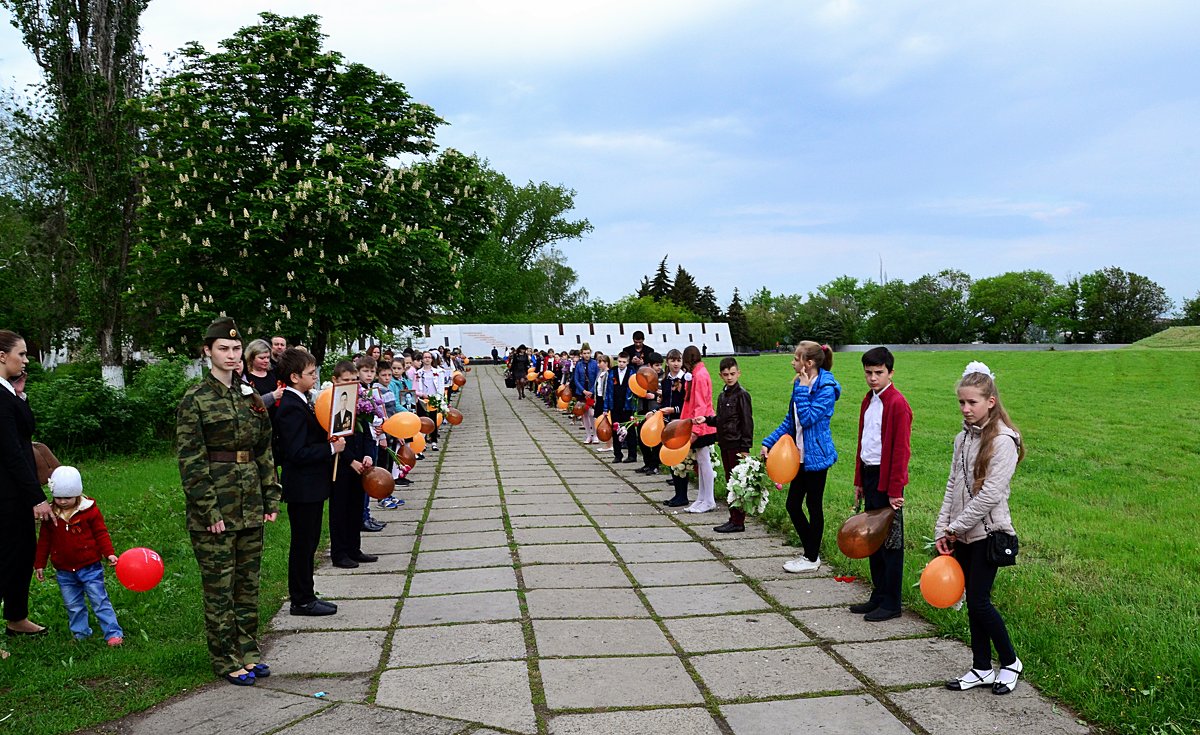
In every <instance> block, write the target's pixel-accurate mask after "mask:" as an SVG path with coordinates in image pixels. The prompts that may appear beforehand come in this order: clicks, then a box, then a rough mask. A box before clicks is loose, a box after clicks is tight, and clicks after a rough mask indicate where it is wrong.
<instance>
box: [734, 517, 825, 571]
mask: <svg viewBox="0 0 1200 735" xmlns="http://www.w3.org/2000/svg"><path fill="white" fill-rule="evenodd" d="M713 525H716V524H715V523H714V524H713ZM712 545H713V548H715V549H716V550H717V551H720V552H721V553H722V554H723V555H725V556H726V557H728V558H730V559H754V558H759V557H764V556H778V557H785V558H787V559H795V558H796V557H798V556H802V555H803V554H804V551H803V550H802V549H798V548H796V547H795V546H784V545H783V541H782V540H780V539H779V538H758V539H754V538H748V539H734V540H718V541H713V542H712ZM779 563H780V564H783V561H782V559H781V560H780V562H779ZM830 571H832V570H830Z"/></svg>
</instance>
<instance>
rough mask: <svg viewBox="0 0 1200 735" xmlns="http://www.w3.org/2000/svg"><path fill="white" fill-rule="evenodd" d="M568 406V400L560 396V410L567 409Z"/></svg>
mask: <svg viewBox="0 0 1200 735" xmlns="http://www.w3.org/2000/svg"><path fill="white" fill-rule="evenodd" d="M566 407H567V402H566V401H564V400H563V399H561V398H559V399H558V410H559V411H562V410H563V409H565V408H566Z"/></svg>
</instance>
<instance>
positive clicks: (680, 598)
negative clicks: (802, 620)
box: [643, 584, 771, 618]
mask: <svg viewBox="0 0 1200 735" xmlns="http://www.w3.org/2000/svg"><path fill="white" fill-rule="evenodd" d="M643 593H644V594H645V595H646V600H647V601H648V602H649V603H650V606H651V607H652V608H654V612H656V613H658V615H659V616H661V617H664V618H667V617H672V618H676V617H682V616H684V615H720V614H722V613H732V612H751V611H755V610H767V609H769V608H770V607H771V606H770V605H769V604H768V603H767V602H766V600H764V599H762V598H761V597H759V596H758V594H757V593H755V591H754V590H752V589H750V587H748V586H746V585H744V584H713V585H698V586H688V587H648V588H646V589H644V590H643Z"/></svg>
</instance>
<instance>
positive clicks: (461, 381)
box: [450, 373, 467, 388]
mask: <svg viewBox="0 0 1200 735" xmlns="http://www.w3.org/2000/svg"><path fill="white" fill-rule="evenodd" d="M450 382H452V383H454V384H455V385H457V386H458V387H459V388H461V387H463V386H464V385H466V384H467V376H465V375H463V374H462V373H455V374H454V377H453V378H451V379H450Z"/></svg>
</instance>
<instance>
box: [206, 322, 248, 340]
mask: <svg viewBox="0 0 1200 735" xmlns="http://www.w3.org/2000/svg"><path fill="white" fill-rule="evenodd" d="M241 338H242V333H241V332H239V331H238V328H237V325H236V324H234V323H233V317H228V316H223V317H221V318H220V319H218V320H216V321H215V322H213V323H212V324H209V325H208V331H207V332H205V333H204V341H205V342H207V341H209V340H213V339H236V340H241Z"/></svg>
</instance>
